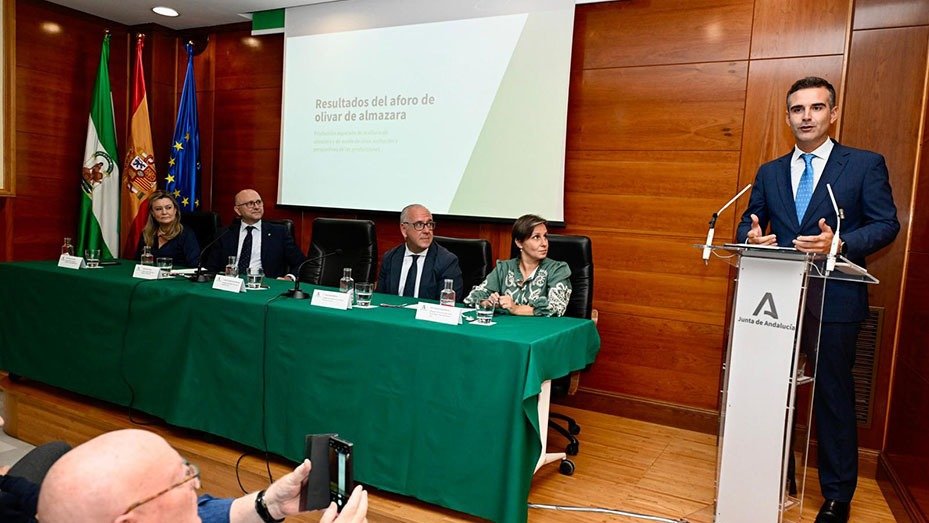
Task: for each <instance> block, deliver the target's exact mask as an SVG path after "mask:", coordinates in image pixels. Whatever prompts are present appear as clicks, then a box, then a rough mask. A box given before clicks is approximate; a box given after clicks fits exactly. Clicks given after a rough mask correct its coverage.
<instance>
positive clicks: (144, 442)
mask: <svg viewBox="0 0 929 523" xmlns="http://www.w3.org/2000/svg"><path fill="white" fill-rule="evenodd" d="M310 467H311V465H310V463H309V461H304V462H303V463H301V464H300V465H299V466H298V467H297V468H296V469H294V471H293V472H291V473H289V474H287V475H285V476H284V477H282V478H280V479H279V480H277V481H275V482H274V483H272V484H271V485H270V486H269V487H268V488H267V489H265V490H262V491H261V492H258V493H252V494H248V495H246V496H242V497H240V498H236V499H234V500H233V499H217V498H213V497H210V496H200V497H199V498H198V497H197V490H198V489H199V488H200V470H199V469H198V468H197V467H196V466H194V465H192V464H191V463H188V462H187V461H186V460H184V459H183V458H182V457H181V456H180V454H178V453H177V451H176V450H174V449H173V448H171V446H170V445H169V444H168V442H167V441H165V440H164V438H162V437H161V436H158V435H157V434H154V433H152V432H148V431H144V430H136V429H129V430H119V431H115V432H108V433H106V434H103V435H101V436H98V437H96V438H94V439H92V440H90V441H88V442H87V443H84V444H83V445H79V446H77V447H76V448H74V450H72V451H70V452H68V453H67V454H65V455H64V456H63V457H62V458H61V459H59V460H58V461H57V462H56V463H55V465H54V466H52V468H51V469H50V470H49V472H48V475H46V477H45V480H44V481H43V482H42V490H41V492H40V494H39V511H38V520H39V521H41V522H42V523H96V522H111V521H113V522H117V523H130V522H140V523H141V522H156V521H158V522H160V521H165V522H168V521H169V522H171V523H186V522H197V521H203V522H204V523H226V522H229V523H252V522H254V523H262V522H272V521H284V518H285V517H286V516H290V515H293V514H297V513H298V512H300V509H299V500H300V489H301V484H302V482H303V481H304V480H305V479H306V477H307V475H308V474H309V472H310ZM367 511H368V495H367V492H365V491H364V490H363V489H362V488H361V487H360V486H359V487H356V488H355V490H354V491H353V492H352V496H351V498H349V501H348V503H347V504H346V505H345V507H344V508H343V509H342V512H341V514H340V513H338V512H336V508H335V503H333V504H331V505H330V506H329V508H328V509H327V510H326V511H325V512H324V513H323V515H322V517H321V518H320V522H322V523H358V522H365V521H367V519H366V516H367Z"/></svg>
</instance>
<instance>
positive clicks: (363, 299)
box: [355, 282, 374, 307]
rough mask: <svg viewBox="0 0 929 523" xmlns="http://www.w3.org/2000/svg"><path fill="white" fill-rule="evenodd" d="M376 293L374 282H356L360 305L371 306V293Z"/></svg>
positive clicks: (356, 294)
mask: <svg viewBox="0 0 929 523" xmlns="http://www.w3.org/2000/svg"><path fill="white" fill-rule="evenodd" d="M372 294H374V284H373V283H368V282H362V283H356V284H355V298H356V299H357V300H358V306H359V307H370V306H371V295H372Z"/></svg>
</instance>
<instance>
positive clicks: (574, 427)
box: [568, 423, 581, 436]
mask: <svg viewBox="0 0 929 523" xmlns="http://www.w3.org/2000/svg"><path fill="white" fill-rule="evenodd" d="M568 432H570V433H571V435H572V436H577V435H578V434H580V433H581V426H580V425H578V424H577V423H572V424H571V425H570V426H569V427H568Z"/></svg>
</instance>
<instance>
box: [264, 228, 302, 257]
mask: <svg viewBox="0 0 929 523" xmlns="http://www.w3.org/2000/svg"><path fill="white" fill-rule="evenodd" d="M262 221H264V222H267V223H274V224H277V225H281V226H283V227H284V229H286V230H287V234H289V235H290V237H291V238H293V239H294V243H297V244H298V245H299V243H298V242H297V237H296V235H295V233H294V221H293V220H291V219H288V218H284V219H283V220H262ZM293 268H294V269H296V267H293Z"/></svg>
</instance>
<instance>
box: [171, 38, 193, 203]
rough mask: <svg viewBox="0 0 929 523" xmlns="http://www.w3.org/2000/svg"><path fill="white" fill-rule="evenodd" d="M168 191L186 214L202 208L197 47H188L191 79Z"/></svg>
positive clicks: (179, 113)
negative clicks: (195, 51) (195, 63)
mask: <svg viewBox="0 0 929 523" xmlns="http://www.w3.org/2000/svg"><path fill="white" fill-rule="evenodd" d="M165 182H166V183H165V189H166V190H167V192H169V193H171V194H173V195H174V198H175V199H176V200H177V203H178V205H180V207H181V209H183V210H185V211H196V210H197V208H198V207H200V126H199V125H198V123H197V86H196V84H195V83H194V46H193V44H192V43H190V42H188V43H187V76H186V77H185V78H184V90H183V91H181V106H180V108H179V109H178V111H177V124H175V126H174V138H173V139H172V140H171V156H170V157H169V158H168V176H166V177H165Z"/></svg>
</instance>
